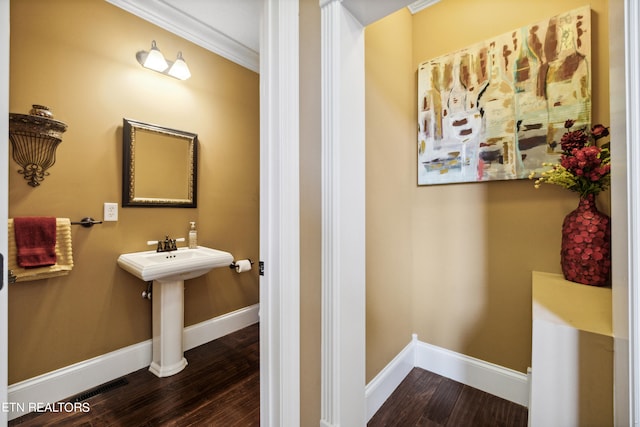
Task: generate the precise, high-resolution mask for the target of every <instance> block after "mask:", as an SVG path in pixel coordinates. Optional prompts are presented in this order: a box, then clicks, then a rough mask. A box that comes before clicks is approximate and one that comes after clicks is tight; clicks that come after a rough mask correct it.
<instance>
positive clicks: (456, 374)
mask: <svg viewBox="0 0 640 427" xmlns="http://www.w3.org/2000/svg"><path fill="white" fill-rule="evenodd" d="M416 367H418V368H422V369H425V370H427V371H431V372H433V373H436V374H438V375H442V376H443V377H447V378H450V379H452V380H454V381H458V382H460V383H463V384H466V385H468V386H470V387H473V388H477V389H478V390H482V391H485V392H487V393H490V394H493V395H494V396H498V397H501V398H503V399H506V400H509V401H511V402H514V403H517V404H518V405H522V406H528V405H529V381H528V378H527V374H525V373H522V372H518V371H514V370H513V369H509V368H505V367H503V366H499V365H496V364H494V363H490V362H485V361H484V360H480V359H476V358H474V357H469V356H466V355H464V354H460V353H456V352H455V351H450V350H447V349H444V348H441V347H437V346H435V345H431V344H427V343H423V342H420V341H418V342H417V344H416Z"/></svg>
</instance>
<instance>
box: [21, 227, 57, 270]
mask: <svg viewBox="0 0 640 427" xmlns="http://www.w3.org/2000/svg"><path fill="white" fill-rule="evenodd" d="M13 228H14V232H15V237H16V249H17V262H18V265H19V266H20V267H44V266H47V265H54V264H55V263H56V219H55V218H53V217H37V216H34V217H22V218H14V219H13Z"/></svg>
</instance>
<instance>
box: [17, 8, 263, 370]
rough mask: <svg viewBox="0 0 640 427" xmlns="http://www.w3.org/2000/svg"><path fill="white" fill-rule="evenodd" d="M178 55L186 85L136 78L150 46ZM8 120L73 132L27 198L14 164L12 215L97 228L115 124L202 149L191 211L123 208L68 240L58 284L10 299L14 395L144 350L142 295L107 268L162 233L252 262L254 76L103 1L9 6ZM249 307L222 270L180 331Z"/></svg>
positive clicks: (109, 183) (191, 288)
mask: <svg viewBox="0 0 640 427" xmlns="http://www.w3.org/2000/svg"><path fill="white" fill-rule="evenodd" d="M152 39H155V40H156V41H157V43H158V47H159V48H160V49H161V50H162V51H163V53H164V54H165V55H166V56H167V57H168V59H174V58H175V56H174V55H175V54H176V53H177V51H178V50H181V51H182V52H183V54H184V58H185V59H186V61H187V63H188V64H189V67H190V68H191V72H192V75H193V77H192V78H191V79H189V80H187V81H184V82H183V81H178V80H175V79H172V78H170V77H166V76H163V75H160V74H158V73H154V72H152V71H149V70H146V69H144V68H142V67H141V66H140V65H139V64H138V63H137V62H136V59H135V53H136V52H137V51H138V50H148V49H149V47H150V44H151V40H152ZM10 90H11V93H10V111H11V112H15V113H22V114H26V113H28V111H29V109H30V108H31V104H44V105H48V106H49V107H51V109H52V110H53V112H54V114H55V118H56V119H58V120H61V121H64V122H66V123H67V124H68V126H69V128H68V131H67V132H66V133H65V134H64V135H63V142H62V144H60V146H59V148H58V151H57V162H56V164H55V165H54V166H53V167H52V168H51V169H50V173H51V175H50V176H48V177H47V178H46V179H45V180H44V182H43V183H42V185H41V186H40V187H38V188H31V187H30V186H28V185H27V184H26V182H25V181H24V180H23V178H22V176H21V175H19V174H18V173H16V171H17V169H19V167H18V165H17V164H16V163H15V162H13V161H10V164H9V167H10V172H9V173H10V177H9V178H10V183H9V216H10V217H16V216H31V215H45V216H57V217H69V218H71V219H72V220H79V219H80V218H82V217H85V216H92V217H94V218H96V219H102V205H103V203H104V202H118V203H121V186H122V178H121V177H122V118H123V117H127V118H132V119H136V120H140V121H144V122H148V123H154V124H158V125H161V126H166V127H170V128H175V129H180V130H185V131H190V132H194V133H197V134H198V137H199V141H200V144H199V149H200V153H199V154H200V158H199V182H198V208H197V209H186V208H177V209H176V208H122V207H121V208H120V213H119V214H120V218H119V221H118V222H112V223H105V224H102V225H97V226H94V227H93V228H91V229H86V228H83V227H80V226H74V227H73V229H72V233H73V234H72V238H73V250H74V261H75V267H74V269H73V271H72V272H71V274H70V275H69V276H67V277H61V278H54V279H48V280H39V281H33V282H24V283H18V284H14V285H10V288H9V383H15V382H17V381H21V380H24V379H27V378H30V377H33V376H36V375H38V374H42V373H44V372H48V371H51V370H54V369H57V368H60V367H63V366H66V365H70V364H72V363H75V362H79V361H82V360H85V359H88V358H91V357H94V356H98V355H100V354H104V353H107V352H109V351H113V350H116V349H118V348H121V347H124V346H127V345H131V344H135V343H138V342H141V341H144V340H147V339H149V338H151V302H150V301H148V300H144V299H142V298H141V292H142V291H143V290H144V289H145V288H146V284H145V283H143V282H142V281H140V280H138V279H136V278H134V277H133V276H131V275H130V274H128V273H126V272H124V271H123V270H121V269H120V268H118V267H117V265H116V259H117V257H118V254H120V253H123V252H132V251H140V250H147V249H149V248H148V247H147V246H146V245H145V242H146V241H147V240H154V239H157V238H161V237H163V236H164V235H165V234H169V235H171V236H173V237H186V234H187V230H188V225H189V221H196V222H197V223H198V230H199V243H200V244H201V245H204V246H209V247H214V248H219V249H223V250H227V251H229V252H231V253H232V254H233V255H234V256H235V257H236V258H247V257H249V258H253V259H258V251H259V249H258V244H259V239H258V236H259V81H258V74H256V73H254V72H252V71H250V70H247V69H245V68H243V67H241V66H238V65H236V64H234V63H231V62H230V61H228V60H226V59H223V58H221V57H219V56H217V55H215V54H213V53H211V52H208V51H206V50H205V49H202V48H200V47H198V46H195V45H194V44H192V43H189V42H187V41H185V40H183V39H181V38H179V37H177V36H175V35H173V34H171V33H168V32H167V31H164V30H161V29H159V28H158V27H156V26H154V25H152V24H150V23H147V22H146V21H143V20H141V19H139V18H137V17H135V16H133V15H130V14H128V13H126V12H124V11H122V10H121V9H119V8H117V7H115V6H112V5H110V4H108V3H106V2H104V1H101V0H57V1H55V2H52V1H48V0H29V1H11V64H10ZM257 302H258V276H257V272H256V271H255V270H254V271H252V272H250V273H246V274H242V275H238V274H236V273H235V272H233V271H232V270H230V269H226V268H221V269H216V270H214V271H212V272H211V273H209V274H207V275H205V276H203V277H201V278H197V279H193V280H191V281H188V282H187V283H186V286H185V325H186V326H188V325H192V324H195V323H198V322H202V321H205V320H207V319H210V318H213V317H215V316H219V315H221V314H224V313H227V312H230V311H233V310H236V309H239V308H242V307H246V306H249V305H252V304H256V303H257Z"/></svg>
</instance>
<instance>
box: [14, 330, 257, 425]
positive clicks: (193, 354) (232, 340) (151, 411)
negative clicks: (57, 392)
mask: <svg viewBox="0 0 640 427" xmlns="http://www.w3.org/2000/svg"><path fill="white" fill-rule="evenodd" d="M259 337H260V333H259V326H258V324H255V325H252V326H249V327H247V328H244V329H241V330H239V331H237V332H234V333H232V334H229V335H227V336H224V337H222V338H220V339H217V340H215V341H211V342H209V343H207V344H204V345H201V346H199V347H196V348H194V349H191V350H189V351H187V352H186V353H185V357H186V358H187V361H188V363H189V364H188V365H187V367H186V368H185V369H184V370H183V371H182V372H180V373H178V374H176V375H173V376H170V377H166V378H158V377H156V376H155V375H153V374H152V373H151V372H149V371H148V370H147V369H146V368H145V369H141V370H139V371H136V372H133V373H131V374H128V375H125V376H124V377H123V378H124V379H125V380H126V381H128V384H126V385H122V386H119V387H115V388H112V389H110V390H108V391H105V392H103V393H101V394H98V395H96V396H93V397H89V398H87V399H86V400H84V401H83V402H86V403H88V404H89V407H90V410H89V411H87V412H82V411H78V412H64V411H63V412H44V413H30V414H27V415H24V416H22V417H20V418H17V419H15V420H12V421H11V422H10V423H9V425H10V426H17V425H19V426H24V427H26V426H87V427H89V426H91V427H97V426H123V427H137V426H149V427H151V426H154V427H155V426H180V427H184V426H224V427H233V426H243V427H244V426H259V425H260V385H259V378H260V359H259V356H260V354H259V348H258V345H259V342H260V341H259ZM73 400H74V399H73V398H70V399H69V400H68V401H73Z"/></svg>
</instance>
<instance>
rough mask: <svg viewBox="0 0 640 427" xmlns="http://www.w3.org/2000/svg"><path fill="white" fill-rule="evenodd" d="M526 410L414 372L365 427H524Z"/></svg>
mask: <svg viewBox="0 0 640 427" xmlns="http://www.w3.org/2000/svg"><path fill="white" fill-rule="evenodd" d="M526 425H527V408H525V407H524V406H520V405H517V404H515V403H513V402H509V401H508V400H504V399H501V398H499V397H496V396H493V395H491V394H488V393H485V392H483V391H480V390H477V389H474V388H472V387H469V386H466V385H464V384H461V383H459V382H456V381H453V380H450V379H448V378H445V377H442V376H440V375H437V374H434V373H432V372H429V371H425V370H423V369H420V368H414V369H412V370H411V372H410V373H409V375H407V377H406V378H405V379H404V380H403V381H402V382H401V383H400V385H399V386H398V388H396V390H395V391H394V392H393V393H392V395H391V396H390V397H389V399H387V401H386V402H385V403H384V404H383V405H382V407H381V408H380V409H379V410H378V412H376V414H375V415H374V416H373V417H372V418H371V420H370V421H369V423H368V424H367V426H368V427H383V426H389V427H391V426H394V427H395V426H398V427H400V426H402V427H409V426H424V427H490V426H491V427H520V426H522V427H526Z"/></svg>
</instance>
